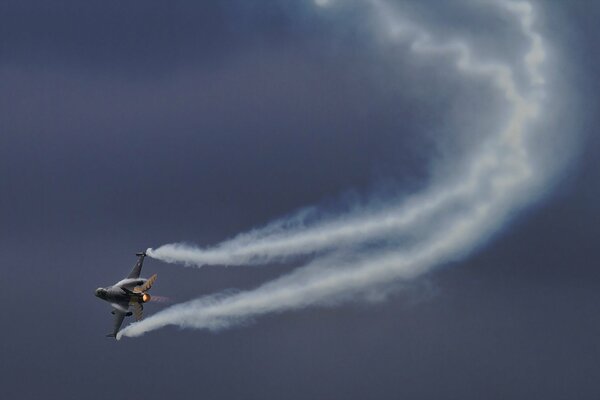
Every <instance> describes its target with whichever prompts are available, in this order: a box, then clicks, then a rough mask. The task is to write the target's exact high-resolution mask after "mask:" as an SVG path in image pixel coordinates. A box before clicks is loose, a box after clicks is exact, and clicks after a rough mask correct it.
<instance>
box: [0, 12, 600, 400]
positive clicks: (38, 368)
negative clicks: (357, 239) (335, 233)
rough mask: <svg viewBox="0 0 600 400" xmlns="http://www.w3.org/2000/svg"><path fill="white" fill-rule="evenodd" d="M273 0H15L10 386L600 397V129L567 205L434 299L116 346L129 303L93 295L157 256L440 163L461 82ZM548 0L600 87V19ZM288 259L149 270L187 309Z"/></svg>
mask: <svg viewBox="0 0 600 400" xmlns="http://www.w3.org/2000/svg"><path fill="white" fill-rule="evenodd" d="M250 3H254V2H247V1H231V2H221V1H219V2H148V1H144V2H141V1H140V2H129V1H128V2H125V1H121V2H107V1H103V2H100V1H91V2H28V1H4V2H2V4H0V37H1V41H0V90H1V91H2V92H1V93H2V95H1V98H0V193H1V196H0V223H1V226H2V228H1V229H0V235H1V238H0V251H1V254H2V255H3V257H2V266H1V267H0V282H2V284H3V290H2V291H1V292H0V300H1V302H2V305H3V307H2V311H0V315H1V317H2V321H3V329H2V332H1V333H0V343H1V344H0V346H1V347H0V349H1V355H0V358H1V359H2V363H1V364H0V387H2V394H1V396H7V397H11V396H12V397H13V398H20V399H39V398H40V397H57V398H58V397H60V398H79V397H81V396H82V394H84V395H85V396H86V397H87V398H91V399H95V398H98V399H100V398H106V397H108V396H111V395H115V396H116V397H119V396H131V395H132V393H139V392H140V391H143V393H144V394H143V396H144V397H145V398H146V399H164V398H168V397H191V396H194V397H196V396H199V397H202V396H205V397H207V398H223V399H224V398H250V399H253V398H255V399H259V398H283V397H285V398H288V399H294V398H298V399H300V398H324V397H330V398H339V397H345V398H349V399H352V398H365V397H369V398H377V399H386V398H398V397H401V396H404V397H407V398H412V399H429V398H439V397H448V398H461V399H480V398H484V397H485V398H507V397H510V398H515V399H519V398H522V399H526V398H533V397H543V398H548V399H553V398H555V399H558V398H564V397H567V396H576V397H578V398H584V399H585V398H589V399H595V398H597V397H598V387H597V384H596V381H595V375H596V371H598V369H599V368H600V366H599V365H598V360H599V359H600V357H598V346H597V340H596V337H597V333H598V332H599V330H600V326H599V324H598V320H597V315H596V314H597V311H596V307H595V304H597V303H598V300H599V299H598V294H597V293H599V291H598V290H597V288H598V283H599V282H600V277H599V276H598V273H597V255H596V245H595V238H597V237H598V234H599V233H600V232H598V226H600V223H599V222H600V221H598V217H597V215H598V213H597V198H598V196H597V195H598V185H596V184H595V182H597V181H598V178H599V177H598V171H600V167H599V165H598V158H597V155H596V154H595V149H596V148H597V140H596V139H594V138H593V135H590V136H591V141H590V142H588V146H587V148H586V149H585V151H584V153H583V156H582V158H581V161H580V165H579V167H578V169H577V170H574V171H578V172H577V175H575V173H574V172H572V175H570V176H568V177H567V178H568V179H567V182H565V183H564V186H560V187H559V188H558V190H559V195H558V196H557V197H554V198H552V200H551V201H549V202H548V203H547V204H546V205H545V207H543V208H541V209H539V210H535V211H532V212H530V213H528V215H527V218H526V219H525V220H524V221H523V222H520V223H518V224H517V225H516V226H515V227H514V228H513V229H512V230H511V231H510V232H509V233H506V234H505V235H504V236H503V237H502V238H501V240H499V241H498V242H497V243H496V244H494V245H490V246H489V247H488V248H487V249H486V251H485V252H483V254H481V255H479V256H477V257H475V258H473V259H471V260H469V261H468V262H465V263H461V265H460V266H457V268H454V269H452V270H447V271H444V272H442V273H441V274H440V275H439V276H437V277H435V281H434V283H435V284H436V286H437V287H438V290H439V292H440V294H439V295H438V296H437V297H435V298H434V299H433V300H431V301H426V302H424V303H420V304H417V305H414V306H410V307H408V306H406V305H405V304H404V302H405V300H407V299H405V298H403V297H399V298H393V299H391V300H390V302H388V303H385V304H379V305H377V306H375V307H364V308H361V307H348V308H343V309H337V310H319V311H314V310H313V311H303V312H298V313H291V314H287V315H281V316H277V317H273V318H265V319H264V320H261V321H260V324H256V325H251V326H248V327H245V328H243V329H238V330H233V331H230V332H225V333H223V334H220V335H210V334H206V333H198V332H186V331H183V332H182V331H176V330H171V329H169V330H165V331H161V332H157V333H156V334H153V335H152V336H148V337H145V338H143V339H140V340H128V341H126V342H120V343H118V345H115V343H112V342H107V341H104V337H102V336H103V334H104V333H105V332H108V330H110V326H111V323H112V321H111V317H112V316H111V315H110V314H109V310H108V309H107V307H105V306H106V305H105V304H100V303H99V302H97V301H96V299H95V298H94V297H93V295H92V291H93V289H94V288H96V287H97V286H98V285H103V284H109V283H112V282H113V281H115V280H117V279H119V278H121V277H122V275H123V274H124V273H126V271H128V270H129V268H130V267H131V264H133V261H134V260H133V256H132V255H131V254H132V253H133V252H134V251H136V250H139V249H142V248H144V247H146V246H148V245H156V244H160V243H164V242H168V241H173V240H180V239H182V240H190V241H193V242H196V243H210V242H216V241H218V240H221V239H223V238H224V237H227V236H230V235H232V234H234V233H236V232H238V231H239V230H242V229H246V228H249V227H251V226H254V225H256V224H260V223H263V222H265V221H267V220H269V219H271V218H273V217H277V216H280V215H282V214H284V213H287V212H289V211H291V210H294V209H296V208H297V207H301V206H304V205H307V204H314V203H318V202H320V201H323V199H331V198H334V199H337V198H338V196H339V193H340V192H343V191H345V190H348V189H349V188H350V189H352V188H355V189H356V190H357V191H358V192H359V193H364V192H368V191H369V188H370V187H371V185H373V182H377V181H378V180H381V179H384V180H385V179H389V178H390V177H392V178H394V179H395V180H396V182H398V181H399V182H401V183H403V184H406V186H404V187H409V189H412V188H413V187H418V186H419V185H420V184H421V178H422V177H423V176H425V175H426V174H427V172H428V171H427V166H426V161H427V159H428V156H429V155H430V150H431V149H432V148H434V146H433V145H432V144H431V143H429V145H426V146H425V148H420V147H418V146H417V145H416V144H422V143H427V140H428V139H427V136H426V134H427V133H428V132H429V131H430V130H432V129H436V127H437V126H438V123H439V120H437V119H434V120H431V119H430V118H428V117H429V116H430V115H432V113H433V111H434V110H436V109H437V108H438V107H439V106H440V105H441V104H445V103H447V98H443V97H442V98H440V97H439V95H436V96H435V98H430V97H433V96H432V95H431V89H430V86H428V85H433V86H436V87H439V86H438V85H448V86H445V88H446V89H447V90H445V91H451V90H452V89H455V90H456V91H458V89H459V88H460V89H463V88H462V87H461V86H460V83H459V82H454V83H444V81H445V79H447V77H444V76H439V77H433V78H430V79H434V80H435V85H434V84H433V83H428V80H427V79H426V78H420V77H408V78H406V80H407V81H413V85H405V86H406V87H403V83H405V82H402V83H397V81H395V80H391V79H389V76H390V75H389V73H390V71H392V70H393V69H392V68H390V66H389V65H385V64H383V65H381V64H380V65H373V62H372V61H373V59H372V58H371V57H372V56H373V55H374V54H373V49H372V48H370V47H369V44H368V43H364V42H361V41H360V40H358V39H357V38H358V37H359V36H360V35H358V34H356V29H361V27H360V26H357V27H356V29H355V27H353V26H352V24H348V26H346V27H331V26H330V25H329V22H331V21H328V20H327V18H328V16H327V13H325V14H323V15H322V16H317V15H316V14H314V13H313V12H311V11H310V8H308V7H306V6H305V4H303V3H302V2H260V3H257V4H250ZM544 6H545V7H546V6H548V7H551V10H552V11H551V14H550V15H549V17H552V18H549V19H548V20H547V21H548V24H549V26H546V27H545V29H546V31H547V32H550V31H552V32H554V35H555V36H554V37H552V39H553V43H559V44H560V46H561V48H565V49H567V50H566V53H565V54H567V55H569V56H571V57H572V64H573V65H578V66H580V68H581V70H580V77H581V80H582V81H584V82H585V85H584V86H582V88H583V90H584V93H585V96H586V97H588V98H589V100H590V102H591V101H595V100H594V99H595V98H596V93H597V91H598V89H599V88H598V83H597V81H596V80H595V78H593V76H594V74H593V71H595V70H596V69H597V68H598V64H599V63H598V54H597V46H595V45H593V43H594V38H595V37H597V34H598V32H597V27H596V21H597V15H598V14H597V11H595V10H594V9H593V7H592V6H591V5H590V3H589V2H584V1H582V2H571V3H569V5H566V4H562V3H556V4H551V5H544ZM415 7H419V6H415ZM427 7H431V12H430V13H428V14H427V17H429V18H440V20H443V19H444V15H446V13H448V14H447V15H448V18H450V15H451V14H449V13H450V12H452V13H456V11H451V10H450V9H451V7H450V5H448V4H446V3H444V4H441V3H440V2H432V3H429V5H427ZM437 7H443V9H444V11H441V9H440V10H439V11H438V8H437ZM433 11H435V12H433ZM349 13H350V15H348V18H349V21H351V22H352V21H357V19H352V18H355V17H356V16H357V14H358V11H357V10H355V11H351V12H349ZM464 18H465V26H466V21H467V20H471V19H477V18H478V17H476V16H473V17H471V16H469V17H464ZM471 22H473V21H471ZM357 25H359V24H357ZM353 32H354V33H353ZM353 35H355V36H353ZM565 38H567V39H565ZM507 43H509V44H510V40H507ZM509 50H510V49H509ZM375 55H376V54H375ZM399 58H401V57H399ZM399 75H402V74H399ZM453 84H456V85H457V86H454V87H453V86H452V85H453ZM403 89H407V90H411V91H410V92H409V94H408V93H405V96H403V94H402V90H403ZM417 89H420V91H419V90H417ZM413 96H422V97H423V98H425V99H427V101H425V102H421V103H418V104H415V103H414V102H413V101H411V98H413ZM365 99H368V101H365ZM590 104H591V103H590ZM275 111H276V112H275ZM440 120H443V118H440ZM596 126H597V121H595V120H594V119H593V118H590V119H588V120H586V122H585V124H584V126H583V128H582V129H584V130H587V131H591V132H593V131H594V129H595V127H596ZM398 131H401V132H403V134H402V135H400V136H399V135H396V134H395V133H396V132H398ZM404 133H405V134H404ZM375 137H376V140H374V138H375ZM340 138H344V139H345V140H340ZM415 138H417V139H415ZM332 154H333V155H334V156H332ZM564 187H566V189H565V188H564ZM334 203H335V202H334ZM286 268H287V267H281V268H280V267H279V266H274V267H270V268H265V269H260V270H243V269H236V268H230V269H227V270H222V269H212V268H206V269H203V270H202V271H200V272H198V271H190V270H183V269H178V268H174V267H172V266H165V265H162V264H160V263H158V262H155V261H152V260H149V262H148V264H147V265H146V267H145V269H146V272H147V273H148V274H149V273H152V272H158V273H159V280H158V282H157V285H156V287H155V289H154V290H156V293H157V294H162V295H167V296H172V297H174V298H175V299H176V300H177V301H183V300H187V299H190V298H194V297H196V296H198V295H199V294H202V293H212V292H216V291H220V290H222V289H224V288H237V289H248V288H253V287H256V286H257V285H259V284H260V283H262V282H265V281H267V280H268V279H272V278H273V277H276V276H278V275H280V274H281V273H282V269H286ZM408 300H410V299H408ZM159 308H160V307H159V306H158V305H154V304H151V305H150V306H149V307H148V309H147V311H148V314H151V313H154V312H155V311H156V310H157V309H159ZM173 335H177V340H173ZM123 364H126V365H127V367H126V369H125V370H124V369H123V368H122V367H121V366H122V365H123Z"/></svg>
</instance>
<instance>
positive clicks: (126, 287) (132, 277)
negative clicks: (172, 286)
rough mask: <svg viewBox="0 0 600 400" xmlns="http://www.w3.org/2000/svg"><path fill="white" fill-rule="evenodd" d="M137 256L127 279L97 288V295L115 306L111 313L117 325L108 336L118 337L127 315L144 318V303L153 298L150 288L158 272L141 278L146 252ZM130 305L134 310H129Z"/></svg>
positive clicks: (137, 319) (137, 318)
mask: <svg viewBox="0 0 600 400" xmlns="http://www.w3.org/2000/svg"><path fill="white" fill-rule="evenodd" d="M136 256H137V257H138V259H137V262H136V263H135V265H134V266H133V269H132V270H131V272H130V273H129V275H127V277H126V278H125V279H123V280H120V281H119V282H117V283H115V284H114V285H112V286H109V287H106V288H98V289H96V293H95V294H96V297H99V298H101V299H102V300H105V301H108V302H109V303H110V305H111V306H112V308H113V310H112V312H111V313H112V314H113V315H114V316H115V325H114V329H113V331H112V332H111V333H109V334H108V335H106V336H108V337H113V338H116V337H117V333H118V332H119V330H120V329H121V325H122V324H123V319H125V317H128V316H130V315H134V316H135V319H136V321H140V320H141V319H142V318H143V312H144V306H143V304H144V303H147V302H149V301H150V299H151V296H150V295H149V294H148V290H150V288H151V287H152V285H153V284H154V281H156V274H154V275H152V276H151V277H150V278H148V279H143V278H140V272H141V271H142V265H143V264H144V257H146V252H141V253H136ZM130 306H131V308H132V310H133V311H129V307H130Z"/></svg>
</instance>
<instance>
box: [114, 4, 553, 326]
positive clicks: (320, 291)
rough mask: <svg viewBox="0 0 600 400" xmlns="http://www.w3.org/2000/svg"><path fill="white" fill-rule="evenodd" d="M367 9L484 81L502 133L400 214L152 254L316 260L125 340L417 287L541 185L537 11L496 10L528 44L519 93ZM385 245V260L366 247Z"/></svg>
mask: <svg viewBox="0 0 600 400" xmlns="http://www.w3.org/2000/svg"><path fill="white" fill-rule="evenodd" d="M320 3H322V4H326V3H329V2H323V1H321V2H320ZM369 4H370V6H371V7H372V11H373V13H374V18H376V20H377V26H378V29H379V30H380V32H378V33H379V34H381V35H382V37H384V38H385V39H386V40H388V41H390V42H401V41H404V42H408V43H410V48H411V50H412V51H413V52H414V53H415V54H419V55H422V56H426V57H430V58H437V59H450V60H452V64H453V65H454V66H455V68H456V70H457V73H459V74H461V75H463V76H465V77H468V78H471V79H476V80H484V81H486V82H488V83H489V84H490V85H491V87H493V88H494V89H495V90H496V92H497V93H498V94H499V95H500V96H501V97H502V98H503V99H504V101H505V103H506V104H507V105H508V107H509V110H510V112H509V117H508V119H507V120H506V123H505V125H504V126H502V127H498V128H496V129H495V130H494V129H490V131H491V132H490V133H489V137H488V138H487V139H486V141H485V142H483V143H482V144H481V145H480V146H479V147H478V148H477V149H476V150H475V151H473V152H472V154H471V155H470V156H469V158H468V163H467V168H466V170H465V172H464V174H462V176H461V180H460V181H456V180H452V181H443V180H436V181H434V182H433V183H432V185H431V186H430V187H429V188H428V189H426V190H425V191H423V192H422V193H420V194H418V195H416V196H413V197H412V198H411V199H408V200H407V201H405V202H403V203H401V204H395V205H390V206H388V207H384V208H383V209H380V210H363V211H357V212H354V213H350V214H347V215H342V216H338V217H333V218H329V219H326V220H321V221H317V222H313V223H309V224H308V225H307V224H305V223H304V222H303V217H302V215H297V216H295V217H293V218H288V219H283V220H280V221H276V222H275V223H272V224H270V225H268V226H266V227H265V228H262V229H258V230H254V231H251V232H249V233H245V234H241V235H239V236H237V237H235V238H233V239H231V240H228V241H225V242H223V243H221V244H219V245H218V246H216V247H213V248H207V249H199V248H194V247H190V246H186V245H182V244H170V245H165V246H162V247H160V248H158V249H156V250H152V249H149V251H148V254H149V255H150V256H152V257H155V258H158V259H161V260H164V261H168V262H181V263H185V264H195V265H204V264H229V265H231V264H238V265H239V264H259V263H267V262H271V261H274V260H284V259H287V258H289V257H294V256H298V255H303V254H316V255H317V257H316V258H315V260H314V261H313V262H311V263H310V264H308V265H306V266H304V267H302V268H299V269H297V270H295V271H294V272H292V273H290V274H288V275H285V276H283V277H281V278H279V279H276V280H274V281H271V282H268V283H266V284H264V285H262V286H260V287H259V288H257V289H255V290H252V291H248V292H242V293H238V294H234V295H229V296H209V297H204V298H201V299H198V300H194V301H190V302H187V303H182V304H178V305H175V306H172V307H170V308H168V309H165V310H163V311H162V312H159V313H157V314H155V315H153V316H152V317H150V318H148V319H146V320H144V321H141V322H138V323H134V324H132V325H130V326H128V327H127V328H125V329H124V330H122V331H121V332H120V333H119V337H121V336H123V335H125V336H139V335H141V334H143V333H145V332H148V331H150V330H154V329H158V328H160V327H163V326H166V325H178V326H181V327H190V328H205V329H221V328H225V327H228V326H230V325H231V324H235V323H236V322H238V321H240V320H243V319H246V318H252V317H254V316H258V315H261V314H264V313H271V312H282V311H285V310H289V309H297V308H301V307H306V306H309V305H318V304H329V303H335V302H339V301H344V300H348V299H352V298H355V297H356V296H357V295H360V294H365V293H367V292H368V291H369V290H370V289H372V288H373V287H377V285H381V284H384V283H388V282H390V281H394V280H396V281H397V280H400V279H410V278H414V277H416V276H419V275H421V274H424V273H426V272H428V271H430V270H431V269H432V268H434V267H436V266H438V265H440V264H442V263H444V262H447V261H450V260H452V259H456V258H459V257H462V256H464V255H465V254H467V253H468V252H470V251H472V250H473V249H474V248H475V247H476V246H477V245H479V244H480V243H482V242H483V240H485V239H486V238H487V237H489V236H490V235H492V234H493V233H494V232H495V231H497V230H498V229H500V227H501V226H502V224H503V223H504V222H506V221H507V220H508V218H509V217H510V213H511V212H512V211H514V209H515V208H516V207H518V206H520V205H522V204H523V203H524V202H525V201H526V200H527V197H528V196H531V190H528V189H529V188H531V187H539V186H540V182H544V181H545V179H546V176H545V174H544V171H542V170H540V168H539V166H537V165H536V164H535V163H534V162H533V159H532V155H531V154H530V152H531V148H530V147H531V146H528V144H529V141H530V139H531V136H532V135H534V133H535V131H534V129H533V128H535V124H536V123H537V121H536V118H537V116H538V115H539V114H540V113H541V112H542V111H543V105H544V102H543V95H544V92H543V90H544V87H545V80H544V76H543V71H542V70H541V65H542V64H543V62H544V60H545V58H546V49H545V47H544V43H543V40H542V37H541V36H540V35H539V34H538V33H537V32H535V31H534V30H533V13H534V9H533V7H532V6H531V4H529V3H527V2H516V1H499V2H497V3H495V5H496V6H498V7H500V8H502V9H504V10H506V11H508V12H509V13H511V15H513V16H514V18H515V19H516V21H517V22H518V23H519V25H520V28H521V31H522V35H523V36H524V37H525V38H526V39H527V41H528V46H529V47H528V50H527V52H526V54H525V55H524V56H523V58H522V60H521V67H522V68H523V69H524V71H525V75H526V76H527V79H526V82H525V83H524V84H521V85H519V84H518V83H517V67H515V66H511V65H510V64H503V63H500V62H486V61H483V60H481V59H480V58H478V57H477V56H476V54H474V51H473V50H472V48H471V47H469V45H468V44H467V43H466V42H464V41H458V40H454V41H451V42H447V43H444V42H440V41H435V40H434V39H433V38H432V35H431V34H430V33H428V32H427V31H426V30H424V29H423V28H421V27H418V26H416V25H415V24H412V23H408V22H407V21H404V20H402V19H401V18H400V17H399V16H398V15H396V14H395V13H394V10H392V9H391V8H389V7H388V6H387V4H386V3H384V2H381V1H371V2H369ZM536 167H537V168H536ZM457 182H458V183H457ZM416 228H419V229H418V230H417V229H416ZM407 232H411V233H413V232H416V233H414V235H415V236H416V239H417V240H416V241H415V242H414V243H416V244H414V243H413V244H412V245H402V243H400V242H399V241H397V240H396V241H394V240H391V241H390V239H393V238H397V237H399V235H401V234H402V233H407ZM382 241H383V242H384V244H383V245H381V246H379V247H378V249H377V251H374V250H368V246H365V244H369V243H379V242H382Z"/></svg>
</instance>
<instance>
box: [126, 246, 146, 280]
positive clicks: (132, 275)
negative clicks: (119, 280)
mask: <svg viewBox="0 0 600 400" xmlns="http://www.w3.org/2000/svg"><path fill="white" fill-rule="evenodd" d="M136 256H138V259H137V262H136V263H135V265H134V266H133V269H132V270H131V272H130V273H129V275H127V278H139V277H140V273H141V272H142V265H143V264H144V257H146V252H145V251H144V252H141V253H137V254H136Z"/></svg>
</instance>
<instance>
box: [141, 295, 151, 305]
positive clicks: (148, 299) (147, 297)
mask: <svg viewBox="0 0 600 400" xmlns="http://www.w3.org/2000/svg"><path fill="white" fill-rule="evenodd" d="M150 299H152V296H150V295H149V294H148V293H144V294H143V295H142V301H143V302H144V303H147V302H149V301H150Z"/></svg>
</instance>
